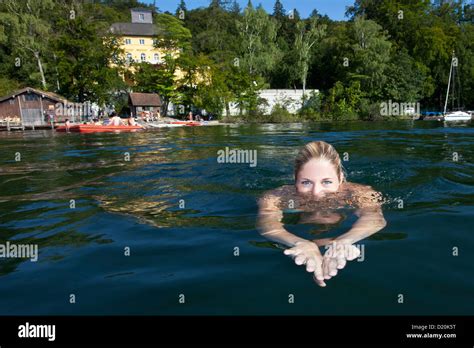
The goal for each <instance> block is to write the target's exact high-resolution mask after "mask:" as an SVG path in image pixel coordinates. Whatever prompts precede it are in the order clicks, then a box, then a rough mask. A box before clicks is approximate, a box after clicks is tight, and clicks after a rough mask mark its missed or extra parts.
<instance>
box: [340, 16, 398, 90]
mask: <svg viewBox="0 0 474 348" xmlns="http://www.w3.org/2000/svg"><path fill="white" fill-rule="evenodd" d="M351 41H352V45H351V51H352V52H351V55H352V63H351V64H350V69H351V72H350V75H349V76H350V77H351V78H353V79H356V80H359V81H360V82H361V86H362V88H363V90H366V91H370V95H371V96H373V97H381V96H382V91H381V90H382V86H383V85H384V84H385V82H386V76H385V74H384V72H385V69H386V68H387V65H388V62H389V60H390V49H391V46H392V44H391V43H390V41H388V38H387V36H386V34H385V33H384V32H383V31H382V28H381V26H380V25H378V24H377V23H376V22H374V21H371V20H366V19H364V18H363V17H356V19H355V20H354V22H353V25H352V28H351Z"/></svg>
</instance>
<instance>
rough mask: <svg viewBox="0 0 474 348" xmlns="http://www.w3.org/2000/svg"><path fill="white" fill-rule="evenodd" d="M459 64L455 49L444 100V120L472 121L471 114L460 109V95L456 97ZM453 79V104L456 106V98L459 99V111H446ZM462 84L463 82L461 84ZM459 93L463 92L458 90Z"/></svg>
mask: <svg viewBox="0 0 474 348" xmlns="http://www.w3.org/2000/svg"><path fill="white" fill-rule="evenodd" d="M457 66H458V59H457V57H456V56H455V55H454V51H453V57H452V58H451V68H450V70H449V80H448V89H447V91H446V101H445V102H444V113H443V115H444V120H445V121H470V120H471V115H470V114H468V113H467V112H464V111H461V110H459V109H460V107H459V106H460V99H461V98H460V97H458V98H455V85H456V77H457V78H458V81H459V76H458V75H457V74H456V68H457ZM451 79H452V80H453V88H452V94H451V96H452V100H453V101H452V103H453V104H452V105H453V106H454V100H455V99H457V102H458V110H457V111H451V112H446V108H447V107H448V98H449V89H450V87H451ZM459 85H461V84H459ZM458 93H459V95H460V94H461V93H460V91H459V92H458Z"/></svg>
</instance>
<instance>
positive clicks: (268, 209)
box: [257, 141, 386, 287]
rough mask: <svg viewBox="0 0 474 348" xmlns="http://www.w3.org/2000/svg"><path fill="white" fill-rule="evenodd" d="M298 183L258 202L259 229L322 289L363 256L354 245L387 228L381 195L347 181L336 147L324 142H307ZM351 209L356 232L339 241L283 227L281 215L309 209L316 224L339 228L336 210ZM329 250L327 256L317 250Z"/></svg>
mask: <svg viewBox="0 0 474 348" xmlns="http://www.w3.org/2000/svg"><path fill="white" fill-rule="evenodd" d="M294 177H295V184H294V185H286V186H282V187H280V188H277V189H274V190H272V191H269V192H267V193H265V194H264V195H263V196H262V197H261V198H260V199H259V202H258V205H259V212H258V221H257V226H258V228H259V232H260V234H261V235H262V236H264V237H266V238H267V239H269V240H271V241H274V242H277V243H280V244H283V245H286V246H288V247H289V248H288V249H286V250H285V251H284V254H285V255H289V256H291V257H292V258H293V260H294V262H295V263H296V264H297V265H306V271H308V272H310V273H312V274H313V279H314V281H315V282H316V283H317V284H318V285H319V286H321V287H324V286H326V283H325V281H327V280H329V279H331V278H332V277H334V276H335V275H337V273H338V270H341V269H343V268H344V267H345V266H346V262H347V261H351V260H354V259H355V258H357V257H359V255H360V250H359V249H358V248H357V247H356V246H355V245H354V244H355V243H356V242H358V241H360V240H361V239H364V238H367V237H368V236H370V235H372V234H374V233H376V232H378V231H380V230H381V229H383V228H384V227H385V226H386V221H385V219H384V216H383V213H382V209H381V194H380V193H378V192H375V191H374V190H373V189H372V188H371V187H370V186H365V185H360V184H356V183H350V182H347V181H346V176H345V174H344V171H343V168H342V164H341V159H340V157H339V154H338V153H337V151H336V150H335V149H334V147H333V146H332V145H330V144H328V143H326V142H324V141H313V142H310V143H308V144H306V145H305V146H304V147H303V148H302V149H301V150H300V151H299V153H298V155H297V156H296V160H295V168H294ZM347 206H350V207H352V208H355V209H356V210H355V215H356V216H357V217H358V219H357V221H356V222H355V223H354V224H353V226H352V228H351V229H350V230H349V231H348V232H346V233H344V234H342V235H340V236H338V237H335V238H324V239H316V240H307V239H304V238H300V237H298V236H296V235H294V234H292V233H290V232H288V231H287V230H286V229H285V228H284V226H283V223H282V218H283V211H284V210H288V209H289V208H290V209H296V211H301V212H305V211H306V212H307V211H310V212H311V214H312V216H311V220H312V221H313V222H317V223H322V224H335V223H338V222H339V221H340V220H341V217H340V216H339V215H338V214H336V213H335V212H336V211H338V209H340V208H343V207H347ZM320 246H326V248H327V251H326V252H325V253H324V255H322V254H321V251H320V250H319V247H320Z"/></svg>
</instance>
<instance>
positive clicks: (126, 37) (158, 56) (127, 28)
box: [110, 8, 170, 64]
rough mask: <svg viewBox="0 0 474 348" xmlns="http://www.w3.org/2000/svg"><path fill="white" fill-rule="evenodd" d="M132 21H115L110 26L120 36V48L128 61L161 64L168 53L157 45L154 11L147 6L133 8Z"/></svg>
mask: <svg viewBox="0 0 474 348" xmlns="http://www.w3.org/2000/svg"><path fill="white" fill-rule="evenodd" d="M131 13H132V21H131V22H130V23H114V24H112V27H111V28H110V31H111V32H112V33H113V34H116V35H117V36H118V38H119V43H120V48H122V49H123V50H124V52H125V57H124V58H125V59H126V60H127V61H128V62H138V63H141V62H147V63H150V64H160V63H163V62H164V57H165V55H166V54H167V53H170V52H166V51H165V50H163V49H159V48H156V47H155V45H154V44H155V40H157V39H158V35H157V34H158V32H157V29H156V27H155V25H154V24H153V13H152V11H151V10H149V9H146V8H132V9H131Z"/></svg>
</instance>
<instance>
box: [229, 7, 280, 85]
mask: <svg viewBox="0 0 474 348" xmlns="http://www.w3.org/2000/svg"><path fill="white" fill-rule="evenodd" d="M237 29H238V31H239V33H240V42H241V44H240V53H241V55H240V57H241V59H240V64H241V65H242V67H243V68H244V69H246V70H247V71H248V72H249V74H251V75H261V76H264V75H266V74H268V73H269V72H270V71H271V70H272V69H273V68H274V67H275V64H276V63H277V62H278V61H279V59H280V56H281V54H280V51H279V50H278V48H277V46H276V34H277V29H278V23H277V22H276V21H275V20H274V19H273V18H271V17H269V16H268V14H267V13H266V12H265V10H264V9H263V8H261V7H258V8H254V7H253V6H252V4H251V2H250V1H249V5H248V6H247V7H246V8H245V10H244V14H243V16H242V18H241V19H240V20H239V21H237Z"/></svg>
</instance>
